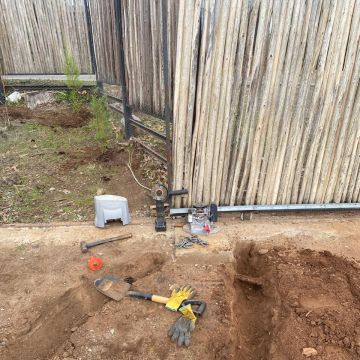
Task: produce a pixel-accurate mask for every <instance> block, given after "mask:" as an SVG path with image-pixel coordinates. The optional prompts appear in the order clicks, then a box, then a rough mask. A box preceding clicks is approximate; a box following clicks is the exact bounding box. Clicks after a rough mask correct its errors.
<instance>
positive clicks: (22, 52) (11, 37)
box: [0, 0, 92, 74]
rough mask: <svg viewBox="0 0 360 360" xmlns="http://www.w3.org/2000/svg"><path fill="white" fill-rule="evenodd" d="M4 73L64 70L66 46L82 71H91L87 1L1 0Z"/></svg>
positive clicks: (1, 41)
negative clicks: (85, 5) (85, 7)
mask: <svg viewBox="0 0 360 360" xmlns="http://www.w3.org/2000/svg"><path fill="white" fill-rule="evenodd" d="M0 34H1V36H0V47H1V50H2V56H3V62H4V68H5V72H6V73H8V74H10V73H12V74H21V73H25V74H34V73H39V74H56V73H63V72H64V60H65V48H67V49H68V51H69V52H70V53H71V54H72V55H73V56H74V58H75V60H76V62H77V63H78V64H79V67H80V71H81V72H82V73H92V67H91V60H90V51H89V41H88V31H87V25H86V18H85V9H84V1H78V0H0Z"/></svg>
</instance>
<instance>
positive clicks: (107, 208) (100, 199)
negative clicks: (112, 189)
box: [94, 195, 131, 228]
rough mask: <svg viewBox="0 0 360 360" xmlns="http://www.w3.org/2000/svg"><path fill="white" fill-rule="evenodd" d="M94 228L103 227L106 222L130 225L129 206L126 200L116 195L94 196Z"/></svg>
mask: <svg viewBox="0 0 360 360" xmlns="http://www.w3.org/2000/svg"><path fill="white" fill-rule="evenodd" d="M94 202H95V226H97V227H101V228H103V227H105V224H106V222H107V221H108V220H121V221H122V223H123V225H127V224H130V222H131V218H130V214H129V206H128V201H127V199H126V198H124V197H122V196H116V195H98V196H94Z"/></svg>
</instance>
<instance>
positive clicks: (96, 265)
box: [88, 256, 103, 271]
mask: <svg viewBox="0 0 360 360" xmlns="http://www.w3.org/2000/svg"><path fill="white" fill-rule="evenodd" d="M102 266H103V261H102V260H101V259H99V258H98V257H96V256H92V257H91V258H90V259H89V260H88V268H89V269H90V270H92V271H96V270H100V269H101V268H102Z"/></svg>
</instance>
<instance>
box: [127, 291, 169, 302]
mask: <svg viewBox="0 0 360 360" xmlns="http://www.w3.org/2000/svg"><path fill="white" fill-rule="evenodd" d="M127 294H128V296H131V297H135V298H137V299H143V300H150V301H153V302H156V303H159V304H166V303H167V302H168V301H169V298H167V297H164V296H159V295H154V294H148V293H144V292H141V291H128V293H127Z"/></svg>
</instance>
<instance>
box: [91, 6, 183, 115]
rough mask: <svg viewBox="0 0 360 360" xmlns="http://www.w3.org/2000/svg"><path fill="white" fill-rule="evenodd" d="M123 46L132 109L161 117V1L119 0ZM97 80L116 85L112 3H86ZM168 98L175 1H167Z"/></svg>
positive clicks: (174, 34)
mask: <svg viewBox="0 0 360 360" xmlns="http://www.w3.org/2000/svg"><path fill="white" fill-rule="evenodd" d="M121 8H122V17H123V21H122V22H123V43H124V55H125V70H126V80H127V81H126V82H127V88H128V92H129V103H130V105H131V106H132V107H133V108H135V109H141V110H144V111H146V112H150V113H152V114H157V115H160V116H162V115H163V114H164V108H165V106H164V101H165V92H164V87H165V82H164V79H163V64H162V59H163V57H162V10H163V9H162V1H159V0H122V1H121ZM90 9H91V14H92V16H91V17H92V26H93V34H94V45H95V53H96V62H97V68H98V78H99V80H100V81H102V82H105V83H108V84H118V83H119V81H120V80H119V62H118V49H117V46H118V40H117V38H116V31H115V16H114V13H115V10H114V2H113V1H99V0H90ZM167 9H168V14H167V16H168V29H167V34H168V43H169V54H168V55H169V77H170V85H169V91H170V97H172V88H173V85H172V84H173V78H174V73H175V52H176V38H177V34H176V31H177V13H178V1H177V0H168V6H167Z"/></svg>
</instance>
